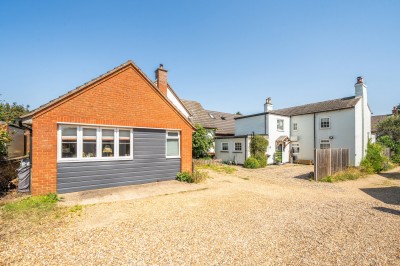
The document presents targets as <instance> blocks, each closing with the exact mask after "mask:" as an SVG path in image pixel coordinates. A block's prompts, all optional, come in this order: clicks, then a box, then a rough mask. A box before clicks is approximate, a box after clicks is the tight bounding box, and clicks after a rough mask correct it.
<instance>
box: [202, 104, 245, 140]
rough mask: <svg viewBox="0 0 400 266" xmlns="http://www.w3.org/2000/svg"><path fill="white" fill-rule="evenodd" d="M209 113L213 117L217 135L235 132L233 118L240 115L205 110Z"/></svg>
mask: <svg viewBox="0 0 400 266" xmlns="http://www.w3.org/2000/svg"><path fill="white" fill-rule="evenodd" d="M206 111H207V112H208V113H209V114H212V115H213V116H214V117H215V120H214V121H215V124H216V126H217V131H216V134H217V135H234V134H235V118H236V117H239V116H240V115H237V114H230V113H223V112H218V111H211V110H206Z"/></svg>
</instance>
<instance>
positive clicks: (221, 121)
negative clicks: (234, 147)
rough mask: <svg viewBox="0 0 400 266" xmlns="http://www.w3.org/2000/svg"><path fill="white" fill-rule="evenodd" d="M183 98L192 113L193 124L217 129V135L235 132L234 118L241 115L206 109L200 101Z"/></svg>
mask: <svg viewBox="0 0 400 266" xmlns="http://www.w3.org/2000/svg"><path fill="white" fill-rule="evenodd" d="M181 100H182V102H183V104H184V105H185V106H186V108H187V109H188V110H189V111H190V113H191V114H192V117H191V120H192V123H193V124H200V125H202V126H203V127H204V128H208V129H216V132H215V133H216V134H217V135H234V134H235V120H234V118H235V117H239V115H235V114H230V113H223V112H218V111H210V110H205V109H204V108H203V106H202V105H201V104H200V103H199V102H196V101H190V100H183V99H181Z"/></svg>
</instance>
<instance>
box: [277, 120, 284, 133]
mask: <svg viewBox="0 0 400 266" xmlns="http://www.w3.org/2000/svg"><path fill="white" fill-rule="evenodd" d="M279 121H282V129H280V128H279ZM276 130H277V131H285V120H284V119H276Z"/></svg>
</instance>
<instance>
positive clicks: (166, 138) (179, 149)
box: [165, 130, 181, 158]
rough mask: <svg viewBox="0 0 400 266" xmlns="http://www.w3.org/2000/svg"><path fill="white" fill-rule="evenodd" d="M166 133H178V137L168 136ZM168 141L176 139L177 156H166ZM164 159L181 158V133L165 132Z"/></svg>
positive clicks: (174, 131)
mask: <svg viewBox="0 0 400 266" xmlns="http://www.w3.org/2000/svg"><path fill="white" fill-rule="evenodd" d="M168 133H178V136H168ZM168 139H177V140H178V155H174V156H168V155H167V153H168V150H167V149H168V147H167V145H168V144H167V143H168ZM165 158H181V133H180V132H179V131H176V130H167V131H166V132H165Z"/></svg>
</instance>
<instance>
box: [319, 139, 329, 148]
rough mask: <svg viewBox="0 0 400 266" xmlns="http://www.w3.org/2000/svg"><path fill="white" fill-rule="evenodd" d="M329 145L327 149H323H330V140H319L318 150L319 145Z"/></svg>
mask: <svg viewBox="0 0 400 266" xmlns="http://www.w3.org/2000/svg"><path fill="white" fill-rule="evenodd" d="M328 144H329V148H324V149H330V148H331V140H330V139H321V140H320V141H319V148H320V149H322V148H321V145H328Z"/></svg>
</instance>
